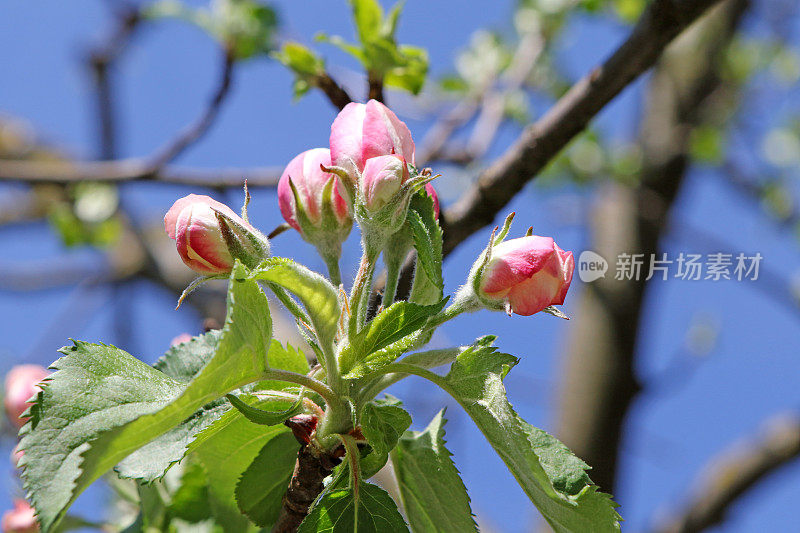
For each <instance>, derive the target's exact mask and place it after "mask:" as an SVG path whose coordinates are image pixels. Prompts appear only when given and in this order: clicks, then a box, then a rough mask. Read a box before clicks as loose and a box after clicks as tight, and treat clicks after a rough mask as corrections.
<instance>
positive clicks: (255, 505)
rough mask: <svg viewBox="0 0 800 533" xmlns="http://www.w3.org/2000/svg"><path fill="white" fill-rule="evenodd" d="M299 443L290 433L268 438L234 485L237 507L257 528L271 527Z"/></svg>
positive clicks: (289, 476)
mask: <svg viewBox="0 0 800 533" xmlns="http://www.w3.org/2000/svg"><path fill="white" fill-rule="evenodd" d="M299 448H300V445H299V444H298V442H297V439H295V438H294V435H292V434H291V433H283V434H281V435H277V436H276V437H275V438H273V439H270V440H269V442H267V444H265V445H264V447H263V448H261V451H260V452H259V453H258V455H257V456H256V458H255V459H253V462H252V463H250V466H248V467H247V470H245V471H244V473H243V474H242V477H241V479H240V480H239V482H238V483H237V485H236V502H237V504H238V505H239V510H240V511H241V512H242V513H244V514H245V515H247V517H248V518H249V519H250V520H252V521H253V522H254V523H255V524H256V525H258V526H260V527H271V526H272V525H273V524H274V523H275V522H276V521H277V520H278V516H279V515H280V511H281V501H282V498H283V494H284V492H286V487H288V486H289V480H290V479H291V477H292V471H293V470H294V464H295V461H296V460H297V450H298V449H299Z"/></svg>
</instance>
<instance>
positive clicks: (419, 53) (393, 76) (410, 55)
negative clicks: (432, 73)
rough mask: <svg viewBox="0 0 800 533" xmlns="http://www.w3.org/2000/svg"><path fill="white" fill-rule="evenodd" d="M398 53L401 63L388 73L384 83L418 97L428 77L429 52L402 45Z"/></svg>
mask: <svg viewBox="0 0 800 533" xmlns="http://www.w3.org/2000/svg"><path fill="white" fill-rule="evenodd" d="M397 52H398V54H399V55H400V57H401V58H402V59H401V62H400V63H399V64H398V65H397V66H395V67H393V68H391V69H389V70H388V71H387V72H386V75H385V78H384V83H385V84H386V85H387V86H389V87H396V88H398V89H404V90H406V91H408V92H410V93H411V94H414V95H417V94H419V92H420V91H421V90H422V87H423V86H424V85H425V78H426V77H427V75H428V51H427V50H425V49H424V48H420V47H417V46H407V45H401V46H399V47H398V48H397Z"/></svg>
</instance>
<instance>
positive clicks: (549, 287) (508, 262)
mask: <svg viewBox="0 0 800 533" xmlns="http://www.w3.org/2000/svg"><path fill="white" fill-rule="evenodd" d="M512 216H513V215H512ZM512 216H510V217H509V218H508V219H506V224H505V226H504V227H503V231H502V232H501V234H500V236H499V237H497V238H496V239H495V236H494V233H493V234H492V238H491V239H490V241H489V246H487V248H486V250H484V252H483V254H481V256H480V257H479V258H478V260H477V261H476V262H475V264H474V265H473V267H472V270H471V271H470V275H469V280H468V281H467V284H466V285H464V287H462V288H461V290H460V291H459V293H458V294H457V295H456V300H457V301H460V302H461V305H464V306H465V307H466V308H468V309H470V310H471V309H479V308H487V309H496V310H505V311H506V313H508V314H509V315H511V314H512V313H515V314H518V315H523V316H530V315H533V314H535V313H538V312H539V311H546V312H549V313H551V314H554V315H556V316H561V317H564V318H566V315H563V314H562V313H561V312H560V311H558V310H557V309H555V308H553V307H552V306H554V305H561V304H563V303H564V299H565V298H566V296H567V291H568V290H569V285H570V283H571V282H572V273H573V271H574V269H575V260H574V258H573V257H572V252H567V251H564V250H562V249H561V248H559V246H558V245H557V244H556V243H555V241H554V240H553V239H552V238H551V237H540V236H538V235H533V234H532V232H531V231H529V232H528V234H527V235H525V236H524V237H520V238H517V239H510V240H508V241H504V240H503V238H504V237H505V234H506V233H507V232H508V229H509V227H510V224H511V218H512Z"/></svg>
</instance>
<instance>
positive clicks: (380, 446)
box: [361, 400, 411, 479]
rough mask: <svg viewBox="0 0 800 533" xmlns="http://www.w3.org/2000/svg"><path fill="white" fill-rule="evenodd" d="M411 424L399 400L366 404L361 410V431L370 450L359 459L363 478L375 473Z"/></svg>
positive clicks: (409, 416)
mask: <svg viewBox="0 0 800 533" xmlns="http://www.w3.org/2000/svg"><path fill="white" fill-rule="evenodd" d="M410 425H411V415H409V414H408V413H407V412H406V411H405V409H403V408H401V407H400V402H397V401H395V402H391V401H385V400H384V401H377V402H370V403H368V404H366V405H365V406H364V407H363V409H362V410H361V432H362V433H363V434H364V437H365V438H366V439H367V442H368V443H369V445H370V447H371V448H372V451H371V452H370V453H369V455H367V456H366V457H364V458H363V459H361V471H362V475H363V477H364V479H366V478H369V477H371V476H373V475H375V474H376V473H377V472H378V470H380V469H381V468H383V465H385V464H386V461H388V459H389V452H390V451H391V450H392V448H394V447H395V445H396V444H397V441H398V439H400V436H401V435H402V434H403V432H404V431H405V430H407V429H408V427H409V426H410Z"/></svg>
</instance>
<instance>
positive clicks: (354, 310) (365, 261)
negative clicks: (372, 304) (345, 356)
mask: <svg viewBox="0 0 800 533" xmlns="http://www.w3.org/2000/svg"><path fill="white" fill-rule="evenodd" d="M379 254H380V249H379V248H378V249H376V248H374V247H373V246H370V245H369V244H368V243H366V242H365V243H364V253H363V255H362V256H361V263H360V264H359V266H358V273H357V274H356V279H355V281H354V282H353V290H352V293H351V295H350V306H351V312H350V323H349V325H348V330H349V331H348V333H349V337H350V340H352V339H353V338H354V337H355V335H356V333H358V330H359V329H360V328H361V326H362V325H363V324H364V321H365V318H366V315H367V306H368V304H369V289H370V288H371V287H372V276H373V274H374V273H375V262H376V261H377V259H378V255H379Z"/></svg>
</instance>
